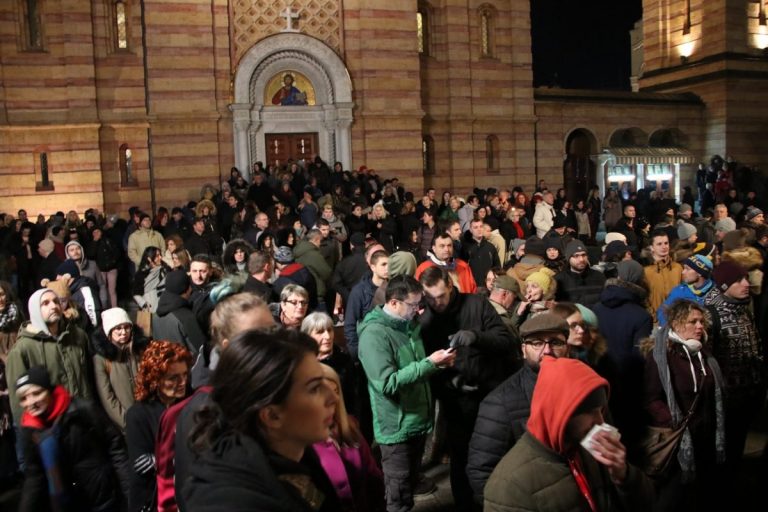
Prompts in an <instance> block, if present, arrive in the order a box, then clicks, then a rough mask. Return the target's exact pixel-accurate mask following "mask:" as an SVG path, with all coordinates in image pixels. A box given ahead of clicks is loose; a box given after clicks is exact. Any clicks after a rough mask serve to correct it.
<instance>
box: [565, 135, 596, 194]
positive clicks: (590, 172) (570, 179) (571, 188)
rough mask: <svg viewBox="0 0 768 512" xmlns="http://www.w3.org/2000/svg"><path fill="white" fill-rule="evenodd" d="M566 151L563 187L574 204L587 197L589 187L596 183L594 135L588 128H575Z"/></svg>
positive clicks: (567, 143) (567, 142)
mask: <svg viewBox="0 0 768 512" xmlns="http://www.w3.org/2000/svg"><path fill="white" fill-rule="evenodd" d="M565 153H566V156H565V161H564V162H563V187H564V188H565V193H566V197H567V198H568V199H569V200H570V201H571V203H572V204H574V203H575V202H576V201H577V200H579V199H586V198H587V194H588V193H589V189H590V188H591V187H593V186H594V185H595V184H596V180H597V165H595V162H593V161H592V158H591V155H594V154H595V153H597V143H596V141H595V138H594V136H593V135H592V134H591V133H589V132H588V131H586V130H582V129H578V130H574V131H573V132H571V134H570V135H569V136H568V140H567V141H566V144H565Z"/></svg>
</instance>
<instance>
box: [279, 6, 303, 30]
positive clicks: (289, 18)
mask: <svg viewBox="0 0 768 512" xmlns="http://www.w3.org/2000/svg"><path fill="white" fill-rule="evenodd" d="M280 17H282V18H285V22H286V27H285V28H284V29H283V30H282V32H298V31H299V30H298V29H295V28H293V20H298V19H299V13H297V12H293V9H291V7H290V6H286V7H285V11H283V14H281V15H280Z"/></svg>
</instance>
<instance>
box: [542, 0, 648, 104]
mask: <svg viewBox="0 0 768 512" xmlns="http://www.w3.org/2000/svg"><path fill="white" fill-rule="evenodd" d="M642 7H643V5H642V0H531V39H532V51H533V84H534V86H535V87H539V86H545V87H546V86H554V85H557V86H559V87H562V88H566V89H618V90H629V74H630V48H629V31H630V30H631V29H632V27H633V25H634V23H635V22H636V21H637V20H639V19H640V18H641V17H642V15H643V8H642Z"/></svg>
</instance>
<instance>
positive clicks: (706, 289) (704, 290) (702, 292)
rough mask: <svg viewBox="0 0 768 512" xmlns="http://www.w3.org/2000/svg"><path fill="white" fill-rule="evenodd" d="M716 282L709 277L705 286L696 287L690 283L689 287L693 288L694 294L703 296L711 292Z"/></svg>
mask: <svg viewBox="0 0 768 512" xmlns="http://www.w3.org/2000/svg"><path fill="white" fill-rule="evenodd" d="M714 284H715V282H714V281H713V280H711V279H707V281H706V282H705V283H704V286H702V287H701V288H696V287H695V286H693V285H692V284H689V285H688V289H689V290H691V293H692V294H694V295H695V296H696V297H703V296H704V295H706V294H707V292H709V290H711V289H712V286H714Z"/></svg>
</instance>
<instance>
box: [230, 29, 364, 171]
mask: <svg viewBox="0 0 768 512" xmlns="http://www.w3.org/2000/svg"><path fill="white" fill-rule="evenodd" d="M288 74H290V75H292V76H293V77H294V80H296V82H295V86H296V87H297V88H300V89H303V90H301V91H300V92H301V94H300V95H296V96H295V97H296V98H300V100H299V101H293V100H291V101H285V102H280V101H277V103H275V102H274V101H273V98H275V97H276V96H275V91H273V90H272V89H274V87H275V83H276V82H279V83H283V80H284V78H285V76H286V75H288ZM299 78H301V80H299ZM308 91H311V93H312V94H311V101H308V100H309V99H310V95H309V94H307V92H308ZM234 97H235V102H234V103H233V104H231V105H230V106H229V108H230V110H231V111H232V114H233V115H232V117H233V125H234V146H235V166H236V167H237V168H238V169H240V171H241V172H242V173H243V175H244V176H248V177H250V171H251V169H250V167H251V165H252V164H253V163H254V162H256V161H262V162H269V161H270V154H269V151H270V150H272V149H274V150H275V151H277V150H278V147H277V143H276V142H275V141H286V142H285V143H284V144H287V145H289V146H290V145H291V144H293V141H294V139H296V140H301V141H302V142H305V141H306V142H310V141H312V142H313V144H310V145H311V146H312V149H311V152H307V155H306V156H307V158H312V157H313V156H314V155H315V154H317V155H319V156H320V157H321V158H323V160H325V161H326V162H329V163H331V164H332V163H333V162H334V161H337V160H338V161H340V162H341V163H342V165H343V166H344V168H345V169H349V168H350V166H351V163H352V145H351V126H352V108H353V104H352V80H351V79H350V76H349V72H348V71H347V68H346V66H345V65H344V62H343V61H342V60H341V58H339V56H338V55H337V54H336V52H334V51H333V49H331V48H330V47H329V46H327V45H326V44H325V43H323V42H322V41H320V40H318V39H315V38H313V37H310V36H307V35H304V34H298V33H280V34H275V35H273V36H270V37H267V38H265V39H262V40H261V41H259V42H258V43H256V44H255V45H254V46H253V47H252V48H251V49H250V50H248V52H246V54H245V55H244V56H243V58H242V59H241V60H240V63H239V64H238V67H237V72H236V74H235V80H234ZM268 142H269V143H270V144H273V143H274V144H275V148H272V147H271V146H270V147H267V145H268ZM302 147H303V144H302ZM293 149H294V148H291V150H290V151H288V153H285V151H286V148H285V146H281V147H280V148H279V150H280V151H283V153H281V155H285V154H291V155H292V154H293V153H292V152H291V151H292V150H293Z"/></svg>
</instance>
